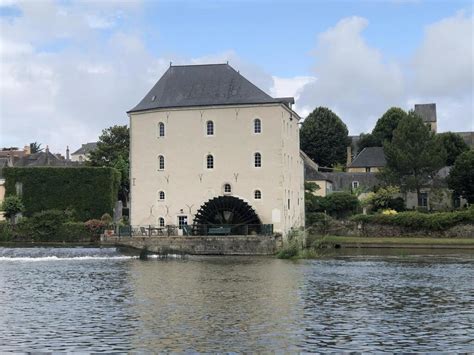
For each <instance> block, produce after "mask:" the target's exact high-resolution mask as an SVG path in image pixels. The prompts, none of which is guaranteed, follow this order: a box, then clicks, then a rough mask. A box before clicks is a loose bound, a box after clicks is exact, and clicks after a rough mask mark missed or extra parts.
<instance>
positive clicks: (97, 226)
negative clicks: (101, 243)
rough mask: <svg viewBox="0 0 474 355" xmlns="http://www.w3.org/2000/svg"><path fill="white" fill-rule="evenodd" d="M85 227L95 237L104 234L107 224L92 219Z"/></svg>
mask: <svg viewBox="0 0 474 355" xmlns="http://www.w3.org/2000/svg"><path fill="white" fill-rule="evenodd" d="M84 225H85V226H86V228H87V230H88V231H89V232H91V233H92V234H94V235H99V234H100V233H102V231H103V230H104V228H105V227H106V226H107V224H106V223H104V222H103V221H101V220H100V219H90V220H88V221H87V222H85V223H84Z"/></svg>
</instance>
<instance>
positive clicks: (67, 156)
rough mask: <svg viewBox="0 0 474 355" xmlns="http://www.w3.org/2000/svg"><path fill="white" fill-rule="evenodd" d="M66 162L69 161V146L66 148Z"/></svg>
mask: <svg viewBox="0 0 474 355" xmlns="http://www.w3.org/2000/svg"><path fill="white" fill-rule="evenodd" d="M66 160H67V161H69V146H67V147H66Z"/></svg>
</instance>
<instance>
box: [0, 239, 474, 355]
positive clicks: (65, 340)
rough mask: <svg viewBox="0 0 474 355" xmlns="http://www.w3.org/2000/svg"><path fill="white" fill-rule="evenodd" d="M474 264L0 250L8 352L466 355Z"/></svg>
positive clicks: (418, 257) (0, 301)
mask: <svg viewBox="0 0 474 355" xmlns="http://www.w3.org/2000/svg"><path fill="white" fill-rule="evenodd" d="M473 305H474V254H472V252H471V253H469V252H462V251H451V252H437V253H435V252H434V251H422V250H418V251H414V252H412V253H407V252H403V251H397V250H394V251H390V252H387V251H386V250H369V251H367V250H366V251H364V250H352V251H351V250H343V251H340V252H337V253H335V254H331V255H326V256H324V257H322V258H320V259H318V260H300V261H289V260H278V259H275V258H270V257H197V256H190V257H186V258H184V259H180V258H173V257H169V258H167V259H151V260H148V261H142V260H139V259H136V258H135V257H130V256H126V255H123V254H121V253H119V252H118V251H116V250H115V249H113V248H105V249H99V248H1V247H0V352H4V351H15V352H19V351H21V352H25V351H86V352H101V351H107V352H112V351H116V352H121V351H131V350H136V351H178V352H183V351H187V352H196V351H199V352H224V351H226V352H227V351H229V352H256V351H281V350H283V351H288V352H297V351H324V352H326V351H365V352H368V351H370V352H380V351H388V352H437V351H438V352H440V351H450V352H472V351H474V339H473V335H474V334H473V329H474V306H473Z"/></svg>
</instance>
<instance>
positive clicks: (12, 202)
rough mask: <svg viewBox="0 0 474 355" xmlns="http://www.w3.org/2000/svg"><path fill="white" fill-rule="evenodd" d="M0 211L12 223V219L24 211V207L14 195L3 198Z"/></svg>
mask: <svg viewBox="0 0 474 355" xmlns="http://www.w3.org/2000/svg"><path fill="white" fill-rule="evenodd" d="M1 209H2V211H3V214H4V215H5V217H6V218H8V219H10V220H12V221H13V219H14V217H15V216H16V215H17V214H18V213H21V212H23V211H24V210H25V206H24V205H23V202H22V201H21V198H19V197H18V196H15V195H10V196H7V197H5V200H3V202H2V205H1Z"/></svg>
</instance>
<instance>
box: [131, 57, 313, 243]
mask: <svg viewBox="0 0 474 355" xmlns="http://www.w3.org/2000/svg"><path fill="white" fill-rule="evenodd" d="M293 103H294V99H293V98H272V97H270V96H269V95H267V94H266V93H265V92H263V91H262V90H260V89H259V88H257V87H256V86H255V85H253V84H252V83H251V82H249V81H248V80H247V79H245V78H244V77H243V76H242V75H240V73H239V72H237V71H236V70H234V69H233V68H232V67H231V66H229V65H228V64H210V65H185V66H170V67H169V69H168V70H167V71H166V72H165V73H164V75H163V76H162V77H161V79H160V80H159V81H158V82H157V83H156V84H155V86H154V87H153V88H152V89H151V90H150V92H149V93H148V94H147V95H146V96H145V97H144V98H143V100H142V101H141V102H140V103H139V104H138V105H137V106H136V107H134V108H133V109H132V110H130V111H129V112H128V115H129V118H130V165H131V166H130V169H131V174H130V179H131V191H130V199H131V204H130V222H131V224H132V225H156V226H164V225H178V226H179V227H180V228H182V226H183V225H186V224H188V225H190V224H194V225H195V226H196V225H205V226H208V227H211V226H212V227H215V226H228V225H249V226H250V228H252V227H251V226H253V225H262V224H271V225H273V230H274V232H279V233H282V234H283V235H286V234H287V233H288V231H289V230H290V229H292V228H298V227H301V226H303V225H304V180H303V179H304V177H303V175H304V174H303V161H302V159H301V157H300V152H299V145H300V144H299V127H298V121H299V120H300V117H299V116H298V115H297V114H296V113H295V112H294V111H293V110H292V104H293ZM205 232H206V231H204V233H205ZM232 233H234V232H232Z"/></svg>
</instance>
